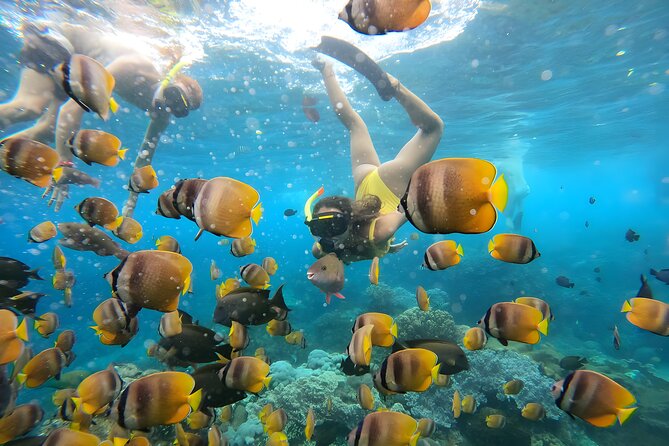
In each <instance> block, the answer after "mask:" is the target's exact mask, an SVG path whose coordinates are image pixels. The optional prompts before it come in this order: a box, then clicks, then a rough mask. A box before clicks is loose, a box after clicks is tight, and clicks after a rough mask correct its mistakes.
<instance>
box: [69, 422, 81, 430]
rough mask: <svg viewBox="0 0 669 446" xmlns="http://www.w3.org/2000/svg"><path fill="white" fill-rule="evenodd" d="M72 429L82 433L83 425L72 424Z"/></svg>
mask: <svg viewBox="0 0 669 446" xmlns="http://www.w3.org/2000/svg"><path fill="white" fill-rule="evenodd" d="M70 429H72V430H73V431H81V423H76V422H74V421H73V422H72V423H70Z"/></svg>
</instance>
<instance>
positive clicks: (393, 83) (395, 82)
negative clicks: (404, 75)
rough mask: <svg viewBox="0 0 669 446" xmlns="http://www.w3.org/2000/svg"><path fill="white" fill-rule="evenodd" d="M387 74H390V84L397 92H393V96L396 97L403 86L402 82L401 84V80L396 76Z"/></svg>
mask: <svg viewBox="0 0 669 446" xmlns="http://www.w3.org/2000/svg"><path fill="white" fill-rule="evenodd" d="M387 76H388V82H390V86H391V87H392V88H393V90H395V93H394V94H393V96H395V97H396V96H397V93H399V91H400V88H401V87H402V84H400V81H399V80H397V78H396V77H394V76H392V75H390V74H387Z"/></svg>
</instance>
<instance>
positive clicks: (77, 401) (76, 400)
mask: <svg viewBox="0 0 669 446" xmlns="http://www.w3.org/2000/svg"><path fill="white" fill-rule="evenodd" d="M70 399H71V400H72V402H73V403H74V407H75V409H76V410H83V409H82V407H81V403H82V399H81V397H79V396H73V397H72V398H70Z"/></svg>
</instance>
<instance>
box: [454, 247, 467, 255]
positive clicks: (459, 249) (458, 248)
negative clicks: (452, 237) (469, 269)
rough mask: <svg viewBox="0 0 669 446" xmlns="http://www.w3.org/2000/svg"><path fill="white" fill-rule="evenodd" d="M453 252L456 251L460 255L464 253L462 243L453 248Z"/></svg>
mask: <svg viewBox="0 0 669 446" xmlns="http://www.w3.org/2000/svg"><path fill="white" fill-rule="evenodd" d="M455 252H456V253H458V254H459V255H460V256H461V257H462V256H464V255H465V251H464V249H462V245H458V247H457V248H455Z"/></svg>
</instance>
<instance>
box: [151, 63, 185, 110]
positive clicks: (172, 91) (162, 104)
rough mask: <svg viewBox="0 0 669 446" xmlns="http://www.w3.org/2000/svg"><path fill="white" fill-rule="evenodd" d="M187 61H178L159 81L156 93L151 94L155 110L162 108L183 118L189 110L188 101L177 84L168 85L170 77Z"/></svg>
mask: <svg viewBox="0 0 669 446" xmlns="http://www.w3.org/2000/svg"><path fill="white" fill-rule="evenodd" d="M186 65H187V62H183V61H182V62H179V63H177V64H176V65H174V67H172V69H171V70H170V71H169V73H167V76H165V79H163V81H162V82H161V83H160V86H158V89H157V90H156V93H155V94H154V95H153V106H154V107H155V108H156V110H164V111H168V112H170V113H172V114H173V115H174V117H176V118H185V117H186V116H188V113H189V112H190V108H191V107H190V102H189V101H188V98H187V97H186V95H185V94H184V91H183V89H181V87H179V86H178V85H170V82H171V81H172V78H173V77H174V76H175V75H176V74H177V73H178V72H179V71H181V69H182V68H183V67H185V66H186Z"/></svg>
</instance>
